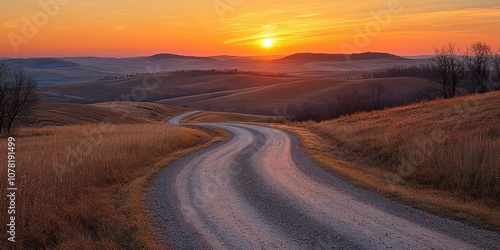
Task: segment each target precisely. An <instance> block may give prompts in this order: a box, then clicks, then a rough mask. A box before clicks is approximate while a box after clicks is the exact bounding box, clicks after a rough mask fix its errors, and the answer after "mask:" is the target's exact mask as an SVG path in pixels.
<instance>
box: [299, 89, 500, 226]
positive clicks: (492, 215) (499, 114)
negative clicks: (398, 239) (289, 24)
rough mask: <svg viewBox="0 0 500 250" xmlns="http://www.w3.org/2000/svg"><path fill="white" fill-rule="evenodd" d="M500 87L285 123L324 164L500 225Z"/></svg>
mask: <svg viewBox="0 0 500 250" xmlns="http://www.w3.org/2000/svg"><path fill="white" fill-rule="evenodd" d="M499 106H500V93H490V94H485V95H476V96H469V97H461V98H456V99H452V100H440V101H434V102H428V103H422V104H416V105H411V106H407V107H400V108H394V109H388V110H384V111H377V112H371V113H361V114H356V115H352V116H348V117H343V118H339V119H336V120H331V121H325V122H321V123H302V124H298V125H297V126H294V127H292V128H289V129H291V130H292V131H294V132H295V133H297V134H298V135H300V137H301V138H302V142H303V146H304V148H305V149H306V151H308V152H309V153H310V155H311V156H312V157H313V158H314V159H315V160H317V161H318V162H319V163H320V164H321V165H323V166H325V167H326V168H327V169H329V170H332V171H334V172H335V173H337V174H339V175H340V176H343V177H345V178H346V179H348V180H350V181H352V182H354V183H357V184H359V185H361V186H364V187H367V188H370V189H373V190H376V191H381V192H383V193H385V194H387V195H389V196H393V197H395V198H396V199H398V200H401V201H403V202H406V203H409V204H411V205H413V206H416V207H419V208H423V209H426V210H428V211H430V212H434V213H438V214H442V215H446V216H449V217H452V218H456V219H462V220H464V221H467V222H469V223H472V224H475V225H479V226H483V227H486V228H489V229H493V230H497V231H500V209H499V208H500V200H499V197H500V195H499V194H500V176H499V172H500V161H499V158H498V152H500V132H499V131H500V110H499V109H498V107H499Z"/></svg>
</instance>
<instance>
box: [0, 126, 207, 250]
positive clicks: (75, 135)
mask: <svg viewBox="0 0 500 250" xmlns="http://www.w3.org/2000/svg"><path fill="white" fill-rule="evenodd" d="M14 136H15V138H16V159H17V167H16V171H17V176H18V183H17V185H18V187H19V190H18V193H17V196H18V200H17V214H18V216H17V221H16V229H17V234H18V235H17V238H16V239H17V240H18V241H17V242H16V246H17V249H40V248H47V247H48V248H53V249H140V248H143V249H144V248H158V246H156V243H155V239H154V237H153V236H152V235H154V234H153V233H152V229H151V228H150V225H149V224H148V218H147V217H146V216H145V215H144V213H140V211H141V209H143V206H142V204H141V202H140V197H141V195H140V192H141V190H142V187H143V185H144V184H145V182H146V180H147V177H150V176H151V175H152V174H153V173H154V172H155V171H157V170H158V169H159V168H161V167H164V166H165V165H166V164H167V163H168V161H169V160H172V159H174V158H175V157H179V156H180V155H179V154H185V153H187V151H186V149H193V148H195V147H197V146H199V145H202V144H205V143H207V142H209V141H210V139H211V136H209V134H207V133H205V132H202V131H199V130H195V129H191V128H184V127H174V126H168V125H164V124H128V125H127V124H124V125H123V124H122V125H116V124H115V125H113V124H89V125H72V126H63V127H43V128H24V129H20V130H18V131H16V132H15V135H14ZM5 144H6V143H5ZM4 147H5V145H2V152H5V148H4ZM3 164H4V163H2V165H3ZM0 178H1V179H4V180H5V179H7V177H6V172H3V171H2V173H1V175H0ZM0 190H1V196H2V197H6V195H7V194H6V192H7V191H6V184H5V182H1V184H0ZM0 204H1V205H0V210H1V211H7V204H6V200H5V199H2V202H1V203H0ZM5 218H6V217H4V218H3V220H2V221H3V223H2V224H3V225H4V226H2V227H1V228H2V231H3V232H6V230H5V225H6V222H5V221H4V220H5ZM4 222H5V223H4ZM148 230H149V231H148ZM6 236H7V234H5V233H4V234H2V236H1V238H0V239H1V242H2V244H7V242H8V241H7V240H6ZM0 248H4V249H7V245H4V246H0Z"/></svg>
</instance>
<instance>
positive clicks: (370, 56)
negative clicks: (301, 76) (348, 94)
mask: <svg viewBox="0 0 500 250" xmlns="http://www.w3.org/2000/svg"><path fill="white" fill-rule="evenodd" d="M348 59H349V60H351V61H361V60H409V59H407V58H403V57H400V56H396V55H393V54H388V53H378V52H366V53H361V54H351V55H348V54H322V53H297V54H293V55H290V56H286V57H283V58H280V59H277V60H275V62H278V63H312V62H343V61H347V60H348Z"/></svg>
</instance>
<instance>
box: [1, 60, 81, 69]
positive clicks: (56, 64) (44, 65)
mask: <svg viewBox="0 0 500 250" xmlns="http://www.w3.org/2000/svg"><path fill="white" fill-rule="evenodd" d="M2 62H5V63H6V64H7V65H9V66H10V67H13V68H32V69H58V68H70V67H78V66H80V64H78V63H75V62H71V61H68V60H64V59H59V58H19V59H6V60H3V61H2Z"/></svg>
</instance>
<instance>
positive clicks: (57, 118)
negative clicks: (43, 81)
mask: <svg viewBox="0 0 500 250" xmlns="http://www.w3.org/2000/svg"><path fill="white" fill-rule="evenodd" d="M186 111H187V109H184V108H179V107H171V106H167V105H163V104H155V103H140V102H134V103H132V102H108V103H98V104H76V103H55V102H50V101H41V102H40V103H39V105H38V106H37V109H36V110H35V116H36V122H34V123H30V124H29V126H35V127H38V126H50V125H57V126H61V125H76V124H91V123H101V122H106V123H112V124H133V123H150V122H161V121H166V120H167V119H168V118H169V117H172V116H176V115H178V114H181V113H184V112H186Z"/></svg>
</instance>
